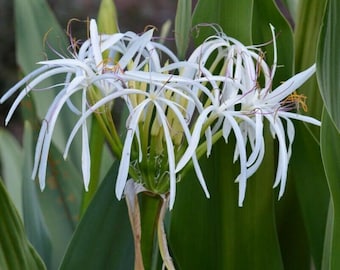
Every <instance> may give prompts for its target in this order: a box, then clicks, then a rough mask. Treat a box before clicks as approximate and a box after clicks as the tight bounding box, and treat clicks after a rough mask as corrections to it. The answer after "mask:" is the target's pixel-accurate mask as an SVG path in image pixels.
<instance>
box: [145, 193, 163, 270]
mask: <svg viewBox="0 0 340 270" xmlns="http://www.w3.org/2000/svg"><path fill="white" fill-rule="evenodd" d="M162 201H163V200H162V198H161V197H160V196H159V195H154V194H149V193H146V192H145V193H142V194H140V209H141V211H140V214H141V227H142V239H141V248H142V255H143V262H144V267H145V269H152V268H153V263H154V261H155V259H156V258H157V257H155V256H158V246H157V241H155V240H156V236H157V234H156V233H157V223H158V219H159V216H160V209H161V206H162Z"/></svg>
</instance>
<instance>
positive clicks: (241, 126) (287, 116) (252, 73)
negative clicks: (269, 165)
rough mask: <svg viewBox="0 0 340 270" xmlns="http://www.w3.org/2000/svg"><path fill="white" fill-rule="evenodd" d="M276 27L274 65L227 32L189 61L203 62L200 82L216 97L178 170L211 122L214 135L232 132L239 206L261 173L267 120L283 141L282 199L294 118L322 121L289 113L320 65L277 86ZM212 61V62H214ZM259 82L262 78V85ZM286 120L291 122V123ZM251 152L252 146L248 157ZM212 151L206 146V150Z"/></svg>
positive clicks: (199, 122)
mask: <svg viewBox="0 0 340 270" xmlns="http://www.w3.org/2000/svg"><path fill="white" fill-rule="evenodd" d="M271 29H272V33H273V45H274V63H273V66H272V68H270V67H269V66H268V64H267V63H266V62H265V61H264V59H263V54H262V53H261V51H260V50H259V49H258V48H257V47H254V46H252V47H246V46H244V45H243V44H242V43H240V42H239V41H237V40H235V39H233V38H230V37H227V36H225V35H224V34H222V35H220V36H216V37H211V38H209V39H208V40H207V41H206V42H205V43H203V44H202V45H201V46H199V47H198V48H197V49H196V50H195V51H194V53H193V54H192V55H191V57H190V58H189V61H191V62H195V63H198V65H199V66H200V68H199V70H200V71H201V74H200V76H201V77H200V80H201V81H202V80H205V81H206V82H207V83H209V84H211V88H212V93H213V95H214V98H213V99H211V100H210V104H208V105H207V106H206V107H205V108H204V110H203V111H202V112H200V115H199V117H198V118H197V120H196V122H195V125H194V128H193V132H192V139H191V141H190V143H189V145H188V147H187V149H186V152H185V153H184V155H183V156H182V158H181V159H180V160H179V162H178V164H177V167H176V171H179V170H181V169H182V168H183V167H184V166H185V164H186V163H187V162H188V160H189V159H190V157H191V155H192V154H193V153H195V152H196V149H197V148H198V146H199V144H200V142H201V141H202V138H201V133H202V131H203V129H206V128H207V127H210V126H212V129H211V130H212V132H211V133H210V135H209V136H222V137H223V138H224V139H225V141H226V142H228V137H229V135H230V132H231V131H233V133H234V135H235V138H236V145H235V151H234V162H235V161H237V160H239V162H240V174H239V176H238V177H237V178H236V182H238V183H239V200H238V204H239V206H242V204H243V201H244V198H245V192H246V183H247V179H248V178H249V177H250V176H251V175H253V174H254V173H255V172H256V171H257V169H258V168H259V166H260V165H261V163H262V161H263V157H264V153H265V143H264V130H263V127H264V125H263V122H264V120H265V119H267V120H268V122H269V124H270V125H269V126H270V131H271V133H272V135H273V137H274V138H277V139H278V142H279V156H278V164H277V172H276V177H275V181H274V187H276V186H278V185H279V184H280V191H279V197H281V196H282V194H283V192H284V188H285V183H286V178H287V170H288V163H289V159H290V155H291V151H292V150H291V148H292V143H293V140H294V133H295V131H294V125H293V122H292V121H291V119H296V120H300V121H304V122H307V123H311V124H314V125H320V122H319V121H318V120H316V119H313V118H311V117H308V116H303V115H300V114H298V113H294V112H289V111H290V110H293V109H296V107H297V106H298V105H299V104H298V103H301V102H302V100H301V96H299V95H297V94H294V92H295V90H296V89H297V88H299V87H300V86H301V85H302V84H303V83H304V82H305V81H306V80H308V79H309V78H310V76H312V75H313V73H314V72H315V65H313V66H312V67H310V68H309V69H307V70H305V71H304V72H301V73H299V74H296V75H295V76H293V77H292V78H290V79H289V80H287V81H286V82H284V83H283V84H281V85H280V86H278V87H277V88H276V89H274V90H272V82H273V78H274V76H275V71H276V58H277V55H276V41H275V36H274V28H273V27H272V26H271ZM208 62H209V63H210V62H211V64H210V66H208V64H207V63H208ZM221 67H222V68H221ZM216 70H217V71H216ZM216 72H217V74H215V73H216ZM260 78H261V79H260ZM259 80H261V82H263V83H262V84H263V86H261V85H260V83H259ZM282 120H285V121H286V126H285V125H284V124H283V122H282ZM219 132H220V133H219ZM215 134H216V135H215ZM205 139H206V140H207V139H209V140H210V141H212V138H208V137H207V133H206V135H205ZM287 140H288V147H287ZM248 148H249V149H248ZM247 150H248V151H249V150H250V153H249V154H248V155H247ZM209 151H210V150H209V149H207V153H209Z"/></svg>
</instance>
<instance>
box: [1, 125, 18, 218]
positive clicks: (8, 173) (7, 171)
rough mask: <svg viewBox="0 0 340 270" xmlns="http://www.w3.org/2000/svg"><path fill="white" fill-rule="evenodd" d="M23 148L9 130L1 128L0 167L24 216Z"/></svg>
mask: <svg viewBox="0 0 340 270" xmlns="http://www.w3.org/2000/svg"><path fill="white" fill-rule="evenodd" d="M21 166H22V149H21V146H20V145H19V142H18V141H17V139H16V138H15V137H14V136H13V135H12V134H11V133H10V132H9V131H7V130H5V129H0V167H1V176H2V178H3V179H4V182H5V185H6V189H7V192H8V193H9V195H10V197H11V199H12V201H13V203H14V205H15V207H16V208H17V209H18V212H19V215H20V216H21V217H22V196H21V186H22V172H21V171H20V169H19V168H21Z"/></svg>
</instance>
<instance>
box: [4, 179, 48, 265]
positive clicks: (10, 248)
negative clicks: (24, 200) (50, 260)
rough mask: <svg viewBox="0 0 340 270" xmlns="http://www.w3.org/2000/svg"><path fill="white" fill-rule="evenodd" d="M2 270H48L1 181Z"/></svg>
mask: <svg viewBox="0 0 340 270" xmlns="http://www.w3.org/2000/svg"><path fill="white" fill-rule="evenodd" d="M0 269H2V270H12V269H22V270H31V269H36V270H39V269H46V268H45V265H44V263H43V262H42V260H41V259H40V257H39V255H38V254H37V252H36V251H35V250H34V249H33V247H32V246H31V244H30V243H29V241H28V240H27V237H26V235H25V231H24V227H23V224H22V221H21V219H20V217H19V215H18V212H17V210H16V209H15V207H14V205H13V203H12V202H11V200H10V198H9V196H8V194H7V192H6V190H5V187H4V185H3V182H2V180H1V179H0Z"/></svg>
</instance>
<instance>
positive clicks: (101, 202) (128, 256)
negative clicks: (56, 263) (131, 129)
mask: <svg viewBox="0 0 340 270" xmlns="http://www.w3.org/2000/svg"><path fill="white" fill-rule="evenodd" d="M117 172H118V162H116V163H114V165H113V167H112V169H111V170H110V172H109V173H108V174H107V176H106V177H105V179H104V180H103V182H102V184H101V186H100V188H99V189H98V191H97V193H96V195H95V196H94V198H93V199H92V201H91V203H90V205H89V207H88V208H87V211H86V213H85V214H84V216H83V218H82V219H81V222H80V223H79V225H78V227H77V229H76V231H75V233H74V236H73V238H72V241H71V243H70V245H69V247H68V249H67V252H66V254H65V257H64V260H63V262H62V264H61V267H60V269H61V270H68V269H70V270H73V269H83V270H86V269H88V270H93V269H101V270H104V269H115V270H119V269H122V270H126V269H133V265H134V259H133V253H134V248H133V239H132V233H131V226H130V223H129V218H128V210H127V207H126V204H125V202H123V201H121V202H119V201H117V199H116V198H115V197H114V182H115V181H114V179H116V177H117Z"/></svg>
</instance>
